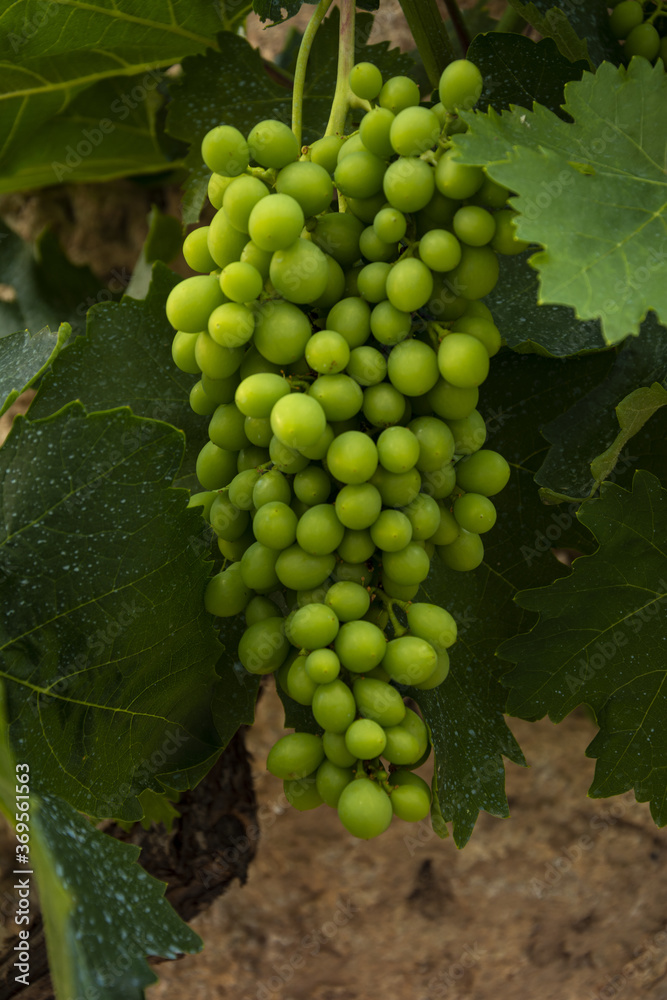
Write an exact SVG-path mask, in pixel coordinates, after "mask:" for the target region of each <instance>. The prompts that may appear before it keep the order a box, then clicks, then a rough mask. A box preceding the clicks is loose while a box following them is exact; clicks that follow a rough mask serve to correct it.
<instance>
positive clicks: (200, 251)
mask: <svg viewBox="0 0 667 1000" xmlns="http://www.w3.org/2000/svg"><path fill="white" fill-rule="evenodd" d="M207 241H208V226H200V227H199V228H198V229H193V230H192V232H191V233H188V235H187V236H186V237H185V239H184V240H183V256H184V257H185V263H186V264H187V265H188V267H191V268H192V270H193V271H199V272H200V273H202V274H207V273H208V272H209V271H213V270H214V269H215V261H214V260H213V258H212V257H211V254H210V253H209V249H208V242H207Z"/></svg>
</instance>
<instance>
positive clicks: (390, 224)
mask: <svg viewBox="0 0 667 1000" xmlns="http://www.w3.org/2000/svg"><path fill="white" fill-rule="evenodd" d="M407 227H408V224H407V220H406V218H405V216H404V215H403V213H402V212H399V211H398V209H397V208H392V207H391V206H390V205H388V206H386V207H385V208H382V209H380V211H379V212H378V213H377V214H376V216H375V218H374V220H373V229H374V230H375V232H376V234H377V237H378V239H380V240H382V242H383V243H397V242H398V241H399V240H402V239H403V237H404V236H405V233H406V231H407Z"/></svg>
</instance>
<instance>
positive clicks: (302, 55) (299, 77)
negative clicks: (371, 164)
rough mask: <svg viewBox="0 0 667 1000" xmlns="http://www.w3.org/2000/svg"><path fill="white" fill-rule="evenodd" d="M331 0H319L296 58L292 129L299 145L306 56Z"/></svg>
mask: <svg viewBox="0 0 667 1000" xmlns="http://www.w3.org/2000/svg"><path fill="white" fill-rule="evenodd" d="M332 3H333V0H320V2H319V3H318V5H317V7H316V9H315V13H314V14H313V16H312V17H311V19H310V21H309V22H308V27H307V28H306V30H305V31H304V33H303V38H302V39H301V45H300V46H299V55H298V56H297V60H296V70H295V73H294V89H293V91H292V131H293V132H294V135H295V136H296V137H297V140H298V143H299V146H301V140H302V137H303V91H304V88H305V85H306V70H307V68H308V57H309V55H310V50H311V49H312V47H313V42H314V40H315V35H316V34H317V29H318V28H319V26H320V25H321V23H322V21H323V20H324V16H325V14H326V13H327V11H328V10H329V7H331V4H332Z"/></svg>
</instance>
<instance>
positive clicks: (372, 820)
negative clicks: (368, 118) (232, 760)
mask: <svg viewBox="0 0 667 1000" xmlns="http://www.w3.org/2000/svg"><path fill="white" fill-rule="evenodd" d="M385 86H386V84H385ZM338 816H339V819H340V821H341V823H342V824H343V826H344V827H345V829H346V830H347V831H348V833H351V834H352V835H353V836H354V837H359V838H360V839H361V840H370V839H371V838H372V837H377V836H379V835H380V834H381V833H384V831H385V830H386V829H387V828H388V827H389V825H390V823H391V820H392V816H393V809H392V806H391V800H390V799H389V796H388V795H387V793H386V792H385V791H384V789H383V788H381V787H380V786H379V785H378V784H377V783H376V782H374V781H371V780H370V779H369V778H355V780H354V781H351V782H350V783H349V784H348V785H346V786H345V788H344V789H343V791H342V792H341V795H340V798H339V800H338Z"/></svg>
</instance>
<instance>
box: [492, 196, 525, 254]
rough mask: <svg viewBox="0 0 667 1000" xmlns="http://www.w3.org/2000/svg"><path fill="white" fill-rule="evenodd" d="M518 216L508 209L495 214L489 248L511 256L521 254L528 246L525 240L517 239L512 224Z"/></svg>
mask: <svg viewBox="0 0 667 1000" xmlns="http://www.w3.org/2000/svg"><path fill="white" fill-rule="evenodd" d="M518 214H519V213H518V212H513V211H512V210H511V209H509V208H503V209H502V210H501V211H500V212H496V213H495V215H494V221H495V223H496V231H495V235H494V237H493V239H492V240H491V246H492V248H493V249H494V250H495V251H496V253H502V254H505V255H510V256H511V255H514V254H517V253H523V251H524V250H527V249H528V247H529V246H530V244H529V243H526V241H525V240H520V239H518V238H517V235H516V228H515V225H514V222H515V219H516V218H517V216H518Z"/></svg>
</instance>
